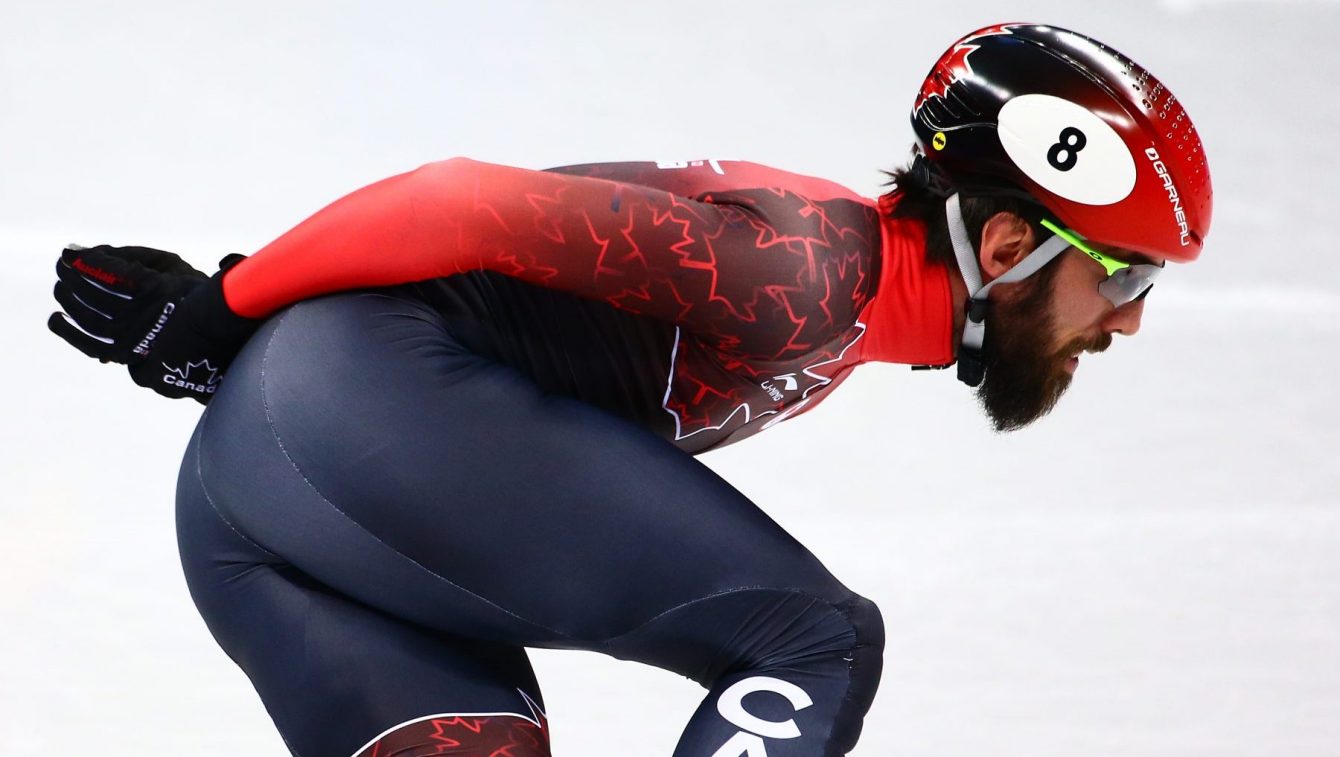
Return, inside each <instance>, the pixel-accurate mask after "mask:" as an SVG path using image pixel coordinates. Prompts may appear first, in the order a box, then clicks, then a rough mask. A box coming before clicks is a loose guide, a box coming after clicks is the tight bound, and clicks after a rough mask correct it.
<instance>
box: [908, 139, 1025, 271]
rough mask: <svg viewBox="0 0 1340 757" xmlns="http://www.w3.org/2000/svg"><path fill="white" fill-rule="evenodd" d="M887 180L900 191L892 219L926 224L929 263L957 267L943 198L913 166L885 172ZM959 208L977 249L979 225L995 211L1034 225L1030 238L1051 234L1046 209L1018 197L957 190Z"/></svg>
mask: <svg viewBox="0 0 1340 757" xmlns="http://www.w3.org/2000/svg"><path fill="white" fill-rule="evenodd" d="M883 173H884V175H885V176H888V177H889V180H888V181H886V182H884V186H886V187H893V189H892V190H890V192H889V193H890V194H891V193H894V192H897V193H898V194H899V199H898V203H897V204H896V205H894V207H893V211H892V212H891V213H890V215H891V216H892V217H893V218H910V219H914V220H918V221H921V222H922V223H923V224H925V226H926V259H927V260H929V261H930V262H932V263H938V264H940V265H943V266H946V267H948V268H949V270H951V271H957V270H958V263H957V262H956V261H955V259H954V247H953V244H952V243H951V242H950V241H949V224H948V222H946V221H945V198H944V197H943V196H942V195H940V194H937V193H936V192H934V191H932V190H931V188H930V187H929V186H927V182H926V181H925V180H924V179H921V178H919V176H921V175H923V174H920V173H919V172H917V171H914V170H913V168H912V166H911V165H909V166H907V167H906V168H895V169H894V170H892V171H884V172H883ZM959 207H960V208H961V209H962V211H963V224H964V225H965V226H967V228H968V237H969V238H970V239H971V240H972V242H973V247H974V248H977V247H978V246H979V245H981V243H982V227H983V226H985V225H986V222H987V221H988V220H990V219H991V217H992V216H994V215H995V214H997V213H1000V212H1005V213H1013V214H1014V215H1017V216H1019V217H1020V218H1023V219H1024V220H1025V221H1027V222H1028V225H1029V226H1031V227H1032V228H1033V238H1034V239H1035V240H1037V242H1038V243H1041V241H1042V240H1044V239H1046V238H1047V237H1049V236H1050V235H1051V232H1049V231H1047V229H1046V228H1045V227H1044V226H1043V225H1042V217H1043V216H1044V215H1045V214H1046V210H1045V209H1044V208H1043V207H1042V206H1041V205H1038V204H1036V203H1033V202H1029V201H1028V200H1025V199H1022V198H1020V197H1011V196H1008V195H983V194H969V193H966V192H964V193H960V197H959Z"/></svg>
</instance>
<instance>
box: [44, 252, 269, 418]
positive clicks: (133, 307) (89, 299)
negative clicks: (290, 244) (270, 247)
mask: <svg viewBox="0 0 1340 757" xmlns="http://www.w3.org/2000/svg"><path fill="white" fill-rule="evenodd" d="M243 259H244V256H242V255H229V256H228V257H226V258H224V259H223V260H222V261H220V262H219V266H220V269H219V272H218V273H216V274H214V276H213V277H209V276H206V275H205V274H203V273H201V272H200V271H197V270H196V269H194V268H192V267H191V266H190V265H189V264H187V263H186V262H185V261H184V260H182V259H181V258H179V257H177V256H176V255H174V254H172V253H170V252H163V251H162V250H152V249H149V248H148V247H109V246H107V245H101V246H98V247H90V248H87V249H84V248H80V247H77V246H74V245H71V246H70V247H68V248H66V249H65V250H64V251H63V252H62V253H61V256H60V260H59V261H58V262H57V263H56V276H57V277H58V278H59V279H60V280H59V281H57V282H56V293H55V294H56V301H57V302H59V303H60V306H61V307H62V308H64V309H65V312H64V313H52V314H51V318H49V319H48V320H47V326H48V327H49V328H50V329H51V330H52V331H53V332H55V333H56V335H57V336H59V337H61V338H62V339H64V340H65V341H67V342H69V343H70V344H71V345H73V346H74V347H75V348H77V349H78V350H79V351H80V352H83V353H84V354H85V355H88V356H89V357H95V358H98V359H99V360H101V361H102V362H104V363H106V362H116V363H124V364H126V365H127V366H129V368H130V377H131V378H132V379H134V381H135V383H137V384H139V385H140V386H144V387H148V388H150V389H152V390H154V391H155V392H158V393H159V394H161V395H163V396H165V397H173V398H179V397H190V398H192V399H195V400H197V401H198V402H200V403H202V404H203V403H206V402H209V400H210V398H211V397H213V396H214V392H215V391H216V390H218V387H219V382H220V380H222V378H223V373H224V371H225V370H226V369H227V368H228V365H229V364H230V363H232V360H233V357H234V356H235V355H236V354H237V352H238V351H239V350H241V349H242V345H243V344H245V343H246V341H247V339H248V338H249V337H250V336H251V335H252V333H254V332H255V331H256V329H257V327H259V326H260V324H261V322H260V321H259V320H254V319H251V318H243V317H242V316H240V315H237V314H236V313H234V312H233V311H231V310H229V309H228V304H227V302H225V301H224V299H223V273H224V271H226V270H228V268H230V267H232V266H233V265H235V264H237V263H238V262H240V261H242V260H243Z"/></svg>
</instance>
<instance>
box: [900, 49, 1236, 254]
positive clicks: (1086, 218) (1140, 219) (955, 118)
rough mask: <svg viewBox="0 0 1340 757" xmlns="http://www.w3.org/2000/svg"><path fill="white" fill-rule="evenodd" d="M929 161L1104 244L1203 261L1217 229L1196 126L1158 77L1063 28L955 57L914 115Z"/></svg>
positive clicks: (955, 181) (932, 78)
mask: <svg viewBox="0 0 1340 757" xmlns="http://www.w3.org/2000/svg"><path fill="white" fill-rule="evenodd" d="M912 126H913V128H914V129H915V130H916V135H917V142H918V144H919V148H920V151H921V153H922V154H923V155H925V156H926V159H927V160H928V161H929V163H930V164H931V166H932V169H933V170H934V171H935V172H936V173H937V174H939V175H940V177H941V178H942V179H943V180H945V181H947V182H948V183H949V184H951V185H952V186H953V187H954V189H956V190H957V191H960V192H962V193H964V194H968V195H971V194H1023V195H1026V196H1027V197H1028V198H1029V199H1031V200H1033V201H1034V202H1037V203H1040V204H1041V205H1042V206H1044V207H1045V208H1047V210H1048V211H1050V213H1051V214H1053V215H1054V216H1055V217H1056V219H1057V220H1059V221H1060V222H1061V223H1062V224H1064V225H1065V226H1068V227H1070V228H1072V229H1074V230H1075V231H1078V232H1079V233H1080V234H1082V235H1084V236H1085V237H1088V238H1089V239H1092V240H1094V241H1097V242H1103V243H1106V244H1110V245H1115V246H1117V247H1123V248H1127V249H1131V250H1137V251H1139V252H1143V253H1146V254H1150V255H1153V256H1156V257H1158V258H1166V259H1169V260H1173V261H1177V262H1187V261H1191V260H1194V259H1195V258H1196V257H1197V256H1198V255H1199V254H1200V250H1201V246H1202V244H1203V242H1204V239H1205V235H1206V233H1207V232H1208V231H1209V228H1210V214H1211V205H1212V198H1213V192H1212V190H1211V187H1210V169H1209V165H1208V164H1207V163H1206V160H1205V150H1204V148H1202V147H1201V143H1200V137H1199V136H1198V135H1197V134H1196V127H1195V126H1193V125H1192V124H1191V119H1190V118H1189V117H1188V116H1187V114H1186V111H1185V110H1183V109H1182V106H1181V104H1180V103H1178V101H1177V98H1175V97H1173V94H1172V92H1170V91H1169V90H1168V89H1167V88H1166V87H1164V86H1163V84H1162V83H1161V82H1159V80H1158V79H1156V78H1154V77H1153V76H1152V75H1151V74H1150V73H1149V72H1148V71H1145V70H1144V69H1143V68H1141V67H1140V66H1138V65H1137V64H1136V63H1135V62H1134V61H1132V60H1131V59H1130V58H1127V57H1126V56H1124V55H1122V54H1121V53H1119V52H1117V51H1116V50H1113V49H1112V48H1110V47H1108V46H1106V45H1104V44H1102V43H1101V42H1098V41H1096V40H1093V39H1090V38H1089V37H1085V36H1083V35H1081V34H1076V33H1075V32H1071V31H1067V30H1065V29H1059V28H1057V27H1054V26H1043V25H1038V24H1000V25H997V26H990V27H987V28H985V29H979V30H977V31H975V32H973V33H971V34H969V35H967V36H966V37H964V38H963V39H960V40H959V41H958V42H956V43H954V45H953V46H952V47H950V48H949V50H947V51H946V52H945V53H944V55H942V56H941V57H940V60H939V61H938V62H937V63H936V64H935V67H934V68H932V69H931V72H930V74H929V75H928V76H927V77H926V81H925V83H924V84H923V85H922V87H921V92H920V94H919V95H918V96H917V101H916V105H915V106H913V108H912Z"/></svg>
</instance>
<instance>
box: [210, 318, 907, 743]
mask: <svg viewBox="0 0 1340 757" xmlns="http://www.w3.org/2000/svg"><path fill="white" fill-rule="evenodd" d="M202 429H203V430H202V437H201V442H200V446H201V450H202V456H201V460H202V471H203V477H204V480H205V482H206V484H207V486H208V488H209V490H210V492H211V493H212V494H214V495H215V500H216V501H217V503H218V504H219V507H220V510H222V511H223V514H224V515H225V517H227V518H228V519H229V521H230V522H232V523H233V524H234V525H236V526H237V528H238V530H239V531H241V532H243V533H246V534H247V535H248V536H249V537H250V538H253V539H255V540H256V541H257V542H258V543H259V544H262V545H264V547H265V548H266V549H268V550H270V551H272V552H275V553H276V554H281V555H283V556H284V559H285V560H287V561H289V562H291V563H292V564H293V565H295V566H296V567H297V568H298V569H300V570H301V571H302V572H303V573H304V574H306V575H309V576H312V577H313V578H314V579H316V580H317V581H319V582H320V583H322V584H324V585H326V586H329V587H332V588H334V589H335V590H337V591H338V592H339V593H340V594H341V595H342V596H346V597H349V598H352V599H354V600H356V601H358V602H360V603H362V604H364V605H367V606H370V607H374V608H376V609H377V610H379V611H381V612H383V613H386V614H388V615H391V616H394V617H395V618H398V619H403V620H407V621H409V622H412V623H414V624H416V625H420V626H424V627H426V628H431V629H435V630H437V631H441V632H446V633H449V634H452V635H454V636H465V637H469V638H474V639H478V640H483V641H486V642H488V643H491V644H503V645H510V646H516V645H523V646H543V647H555V648H578V649H589V650H595V651H601V652H605V653H607V654H612V655H615V656H618V657H621V658H625V659H631V660H637V661H641V662H645V663H649V664H653V665H657V666H660V667H663V668H666V669H668V670H673V671H675V672H678V673H681V674H683V675H686V676H689V677H691V678H693V679H694V680H697V681H699V682H700V683H702V684H703V685H704V686H706V687H708V688H709V689H710V694H709V696H708V698H707V700H705V702H704V704H703V706H702V707H701V708H700V709H699V711H698V713H697V714H696V715H695V716H694V718H693V720H692V721H691V722H690V723H689V726H688V728H687V729H686V731H685V733H684V736H683V739H682V741H681V744H680V746H679V748H678V750H677V751H676V755H678V756H679V757H690V755H693V756H695V757H697V756H701V757H709V755H710V756H712V757H738V756H739V755H750V757H754V755H757V754H763V753H764V752H763V751H761V750H763V749H766V754H767V755H770V756H771V757H779V756H783V757H784V756H787V755H790V756H793V757H799V756H800V755H805V756H806V757H812V756H813V755H840V754H843V753H845V752H846V751H848V750H849V749H850V748H851V747H852V745H854V744H855V741H856V737H857V735H858V734H859V730H860V723H861V719H862V717H863V716H864V714H865V712H866V711H867V709H868V708H869V706H870V702H871V700H872V698H873V696H874V691H875V687H876V685H877V683H878V678H879V671H880V658H881V649H882V642H883V632H882V626H881V624H880V621H879V616H878V613H877V611H876V610H875V609H874V606H873V605H872V604H871V603H870V602H868V601H867V600H864V599H862V598H861V597H859V596H857V595H855V594H854V593H853V592H851V591H850V590H849V589H847V588H846V587H844V586H843V585H842V584H841V583H839V582H838V581H837V580H836V579H835V578H833V577H832V576H831V575H830V574H829V573H828V571H827V570H826V569H825V568H824V567H823V565H822V564H821V563H820V562H819V561H818V560H817V559H816V558H815V557H814V556H813V555H812V554H810V553H809V552H808V551H807V550H806V549H805V548H804V547H803V546H801V545H800V544H799V543H798V542H796V541H795V539H793V538H792V537H791V536H790V535H788V534H787V533H786V532H785V531H784V530H782V529H781V528H780V527H779V526H778V525H777V524H776V523H775V522H773V521H772V520H771V519H770V518H768V517H767V516H766V515H765V514H764V513H763V512H762V511H760V510H759V509H758V508H757V507H756V506H755V505H754V504H753V503H752V502H750V501H749V500H748V499H747V498H745V497H744V496H743V495H742V494H740V493H739V492H738V491H736V490H735V489H734V488H733V487H731V486H730V485H729V484H727V483H726V482H725V481H724V480H722V479H721V478H720V477H719V476H717V475H716V474H715V473H713V472H712V471H711V470H710V469H708V468H707V467H706V466H704V465H702V464H701V463H699V462H697V461H696V460H694V459H693V458H692V457H691V456H689V455H687V454H685V453H683V452H681V451H680V450H678V449H677V448H675V447H674V446H673V445H672V444H670V443H669V442H666V441H665V440H662V439H660V438H658V437H655V436H654V435H652V434H650V433H648V432H647V431H645V430H644V429H641V428H639V427H636V426H634V425H631V424H629V423H627V422H625V421H623V420H620V419H618V418H615V417H613V416H611V415H609V414H607V413H605V412H602V411H600V410H597V409H595V408H592V407H590V406H588V405H585V404H583V403H581V402H577V401H574V400H571V399H569V398H566V397H561V396H554V395H548V394H545V393H543V392H542V391H540V390H539V389H538V388H537V387H536V385H535V384H534V383H533V382H532V381H530V380H529V379H528V378H527V377H525V376H524V375H522V374H520V373H519V372H517V371H515V370H513V369H511V368H509V367H507V366H504V365H500V364H498V363H496V362H493V361H491V360H489V359H487V358H484V357H482V356H479V355H477V354H473V353H471V352H470V351H469V350H468V349H466V348H464V347H463V346H462V345H460V344H459V343H458V342H457V341H456V340H454V339H453V337H452V335H451V334H450V331H449V329H447V328H446V327H445V326H444V324H442V323H441V322H440V321H439V320H437V316H436V314H435V313H433V312H432V311H430V310H428V309H426V308H423V307H422V306H419V305H417V304H415V303H409V302H404V301H400V300H396V299H394V298H391V297H387V296H384V295H376V294H365V295H351V296H343V297H335V298H327V299H323V300H318V301H313V302H308V303H303V304H301V305H299V306H296V307H295V308H293V309H291V310H290V311H288V313H286V314H285V315H284V316H283V318H282V319H281V320H279V321H277V322H272V323H271V324H270V325H269V326H267V328H266V329H265V330H263V331H262V332H261V334H260V335H259V336H258V338H257V339H256V340H254V341H253V343H252V344H251V345H249V346H248V349H247V350H246V351H244V353H243V354H242V355H241V356H240V357H239V359H238V361H237V362H236V363H234V366H233V368H232V369H231V371H230V373H229V381H228V383H227V384H225V386H224V388H223V389H222V390H221V392H220V394H219V396H217V397H216V398H215V400H214V401H213V402H212V403H211V406H210V415H209V417H208V418H207V419H206V421H205V422H204V423H203V424H202Z"/></svg>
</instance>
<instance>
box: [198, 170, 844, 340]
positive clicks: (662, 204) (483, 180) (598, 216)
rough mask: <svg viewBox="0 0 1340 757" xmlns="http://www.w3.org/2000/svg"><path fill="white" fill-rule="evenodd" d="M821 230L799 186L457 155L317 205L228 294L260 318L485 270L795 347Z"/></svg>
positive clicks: (711, 336)
mask: <svg viewBox="0 0 1340 757" xmlns="http://www.w3.org/2000/svg"><path fill="white" fill-rule="evenodd" d="M643 165H651V166H654V165H655V164H643ZM758 168H760V169H762V168H763V167H758ZM562 170H564V169H559V171H562ZM764 170H771V169H764ZM776 173H777V174H782V173H783V172H776ZM787 176H794V175H787ZM815 181H821V180H815ZM706 186H709V187H710V186H712V185H711V184H707V185H706ZM718 186H720V187H723V188H726V187H729V186H731V185H730V184H720V185H718ZM755 186H757V184H756V183H755ZM832 186H836V185H832ZM815 225H816V221H815V214H814V212H813V205H812V203H811V201H810V200H809V199H808V198H806V197H803V196H800V195H797V194H796V193H795V192H793V191H790V190H783V189H759V190H748V191H742V192H735V193H732V192H730V191H729V190H726V191H721V192H713V191H708V192H700V193H697V194H695V195H692V196H685V195H683V194H679V193H675V192H668V191H664V190H662V189H657V188H653V187H650V186H647V185H646V184H637V183H627V182H621V181H613V180H609V179H604V178H594V177H591V176H582V175H574V174H573V173H561V172H558V171H531V170H525V169H520V168H510V167H507V166H499V165H492V164H488V163H480V162H477V161H472V160H467V159H464V158H455V159H452V160H447V161H443V162H440V163H431V164H429V165H426V166H424V167H422V168H420V169H418V170H416V171H411V172H409V173H406V174H401V175H399V176H393V177H391V178H389V179H385V180H383V181H380V182H378V183H376V184H372V185H370V186H368V187H365V188H363V189H360V190H358V191H356V192H354V193H352V194H350V195H348V196H346V197H344V198H342V199H340V200H337V201H336V202H334V203H332V204H331V205H329V206H328V207H326V208H324V209H322V210H321V211H318V212H317V213H316V214H315V215H313V216H312V217H311V218H308V219H307V220H306V221H303V222H302V223H301V224H299V225H298V226H297V227H295V228H294V229H292V230H291V231H289V232H288V233H286V234H285V235H283V236H282V237H280V238H279V239H277V240H275V241H274V242H272V243H271V244H269V245H267V246H266V247H265V248H263V249H262V250H260V251H259V252H257V253H256V254H255V255H253V256H252V257H250V258H248V259H247V260H246V261H244V262H242V263H241V264H239V265H238V266H236V267H235V268H233V269H232V270H231V271H230V272H229V273H228V275H227V276H226V277H225V279H224V293H225V297H226V298H227V300H228V304H229V306H230V307H232V308H233V310H234V311H236V312H237V313H239V314H241V315H245V316H248V317H255V318H258V317H263V316H266V315H269V314H270V313H273V312H274V311H275V310H278V309H279V308H281V307H283V306H285V305H287V304H290V303H293V302H296V301H298V300H302V299H305V298H308V297H313V296H317V295H321V294H326V293H329V292H335V291H341V290H345V289H355V288H362V287H374V286H388V285H393V284H400V283H405V282H410V281H421V280H425V279H431V278H437V277H441V276H448V275H451V274H455V273H459V272H463V271H469V270H478V269H485V270H491V271H497V272H499V273H503V274H506V275H509V276H513V277H516V278H519V279H522V280H525V281H528V282H531V283H534V284H539V285H542V286H546V287H550V288H554V289H560V290H563V291H567V292H571V293H573V294H576V295H579V296H582V297H587V298H590V299H596V300H601V301H604V302H608V303H609V304H611V305H613V306H615V307H618V308H621V309H624V310H628V311H632V312H635V313H639V314H643V315H647V316H650V317H653V318H657V319H660V320H664V321H666V322H670V323H675V324H678V325H681V326H683V327H684V328H685V329H686V330H688V331H689V332H690V333H693V334H694V335H695V336H698V337H700V338H703V339H705V340H706V341H708V342H709V343H711V344H713V345H714V346H715V347H717V348H718V349H721V350H723V351H725V352H735V351H737V350H739V349H743V350H744V351H747V352H748V351H752V350H753V349H755V348H757V349H759V350H763V351H766V352H768V353H771V352H773V351H774V350H776V349H783V348H785V347H794V346H795V345H792V344H790V342H789V341H788V339H789V335H790V334H792V333H793V332H797V331H798V330H799V329H800V324H802V323H803V318H802V317H800V316H797V312H798V310H799V309H800V308H801V307H802V306H803V307H806V308H807V307H809V306H811V305H813V303H812V302H811V300H812V299H814V298H815V297H818V296H823V293H822V292H821V291H820V290H819V289H818V288H817V287H821V286H823V285H824V282H823V281H822V280H818V279H816V278H815V273H816V267H815V260H816V255H819V254H821V250H824V249H827V244H828V243H827V242H826V241H824V239H822V238H813V237H812V234H811V232H810V231H808V229H809V228H810V227H813V226H815ZM820 226H822V224H820ZM802 227H803V229H804V232H803V233H801V234H799V235H798V232H799V231H800V230H801V229H802ZM820 231H821V236H822V237H826V236H827V235H828V234H827V232H826V231H824V230H823V229H820ZM774 321H775V323H774ZM775 340H780V343H779V344H776V345H774V344H772V342H773V341H775ZM765 342H766V344H765Z"/></svg>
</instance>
